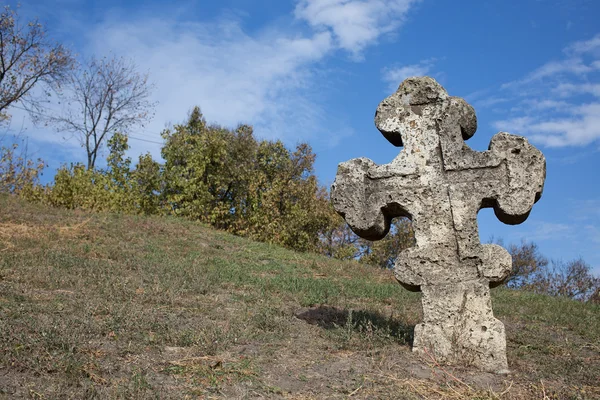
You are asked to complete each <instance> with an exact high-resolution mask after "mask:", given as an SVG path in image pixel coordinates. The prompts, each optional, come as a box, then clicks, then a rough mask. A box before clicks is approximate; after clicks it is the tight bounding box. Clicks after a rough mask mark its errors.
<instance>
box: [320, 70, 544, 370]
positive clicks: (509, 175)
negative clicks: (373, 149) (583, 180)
mask: <svg viewBox="0 0 600 400" xmlns="http://www.w3.org/2000/svg"><path fill="white" fill-rule="evenodd" d="M375 124H376V126H377V128H378V129H379V130H380V131H381V133H382V134H383V135H384V136H385V138H386V139H387V140H388V141H390V142H391V143H392V144H393V145H395V146H403V149H402V151H400V153H399V154H398V156H397V157H396V158H395V159H394V160H393V161H392V162H391V163H389V164H385V165H376V164H375V163H374V162H373V161H371V160H369V159H367V158H357V159H353V160H350V161H347V162H343V163H341V164H340V165H339V167H338V172H337V176H336V178H335V182H334V184H333V186H332V191H331V198H332V202H333V205H334V208H335V209H336V211H337V212H338V213H339V214H340V215H342V216H343V217H344V218H345V219H346V222H347V223H348V224H349V225H350V227H351V228H352V230H353V231H354V232H355V233H356V234H358V235H359V236H361V237H363V238H365V239H369V240H378V239H382V238H383V237H384V236H385V235H386V234H387V233H388V231H389V229H390V222H391V219H392V218H394V217H399V216H404V217H408V218H410V219H411V220H412V224H413V230H414V232H415V239H416V245H415V246H414V247H412V248H409V249H406V250H404V251H402V252H400V254H399V255H398V258H397V259H396V265H395V268H394V270H395V276H396V279H397V280H398V281H399V282H400V283H401V284H402V285H403V286H404V287H406V288H407V289H409V290H413V291H421V292H422V293H423V295H422V304H423V322H422V323H421V324H419V325H417V326H416V327H415V336H414V343H413V351H415V352H421V353H428V354H430V355H431V356H433V357H435V358H436V360H438V361H440V362H444V363H450V364H452V363H457V364H463V365H464V364H466V365H472V366H474V367H476V368H479V369H482V370H485V371H491V372H497V373H506V372H508V364H507V360H506V338H505V333H504V325H503V324H502V322H500V321H499V320H497V319H496V318H494V315H493V313H492V307H491V300H490V287H494V286H497V285H499V284H501V283H502V281H503V280H504V279H505V278H506V277H507V276H508V274H509V272H510V270H511V267H512V261H511V257H510V254H509V253H508V252H507V251H506V250H505V249H503V248H502V247H500V246H498V245H495V244H481V243H480V241H479V233H478V228H477V212H478V211H479V210H480V209H482V208H485V207H492V208H493V209H494V212H495V214H496V216H497V217H498V219H500V221H502V222H504V223H506V224H519V223H521V222H523V221H525V219H526V218H527V216H528V215H529V212H530V211H531V208H532V207H533V204H534V203H535V202H536V201H538V200H539V198H540V196H541V194H542V189H543V186H544V180H545V175H546V161H545V159H544V156H543V155H542V153H541V152H540V151H539V150H537V149H536V148H535V147H533V146H532V145H530V144H529V143H528V142H527V140H526V139H525V138H523V137H520V136H515V135H511V134H508V133H505V132H500V133H498V134H496V135H494V137H492V140H491V142H490V145H489V149H488V150H487V151H483V152H478V151H474V150H472V149H471V148H469V147H468V146H467V145H466V144H465V140H467V139H469V138H470V137H471V136H473V134H474V133H475V130H476V129H477V119H476V117H475V111H474V110H473V108H472V107H471V106H470V105H469V104H467V102H466V101H465V100H463V99H462V98H459V97H451V96H449V95H448V93H447V92H446V90H445V89H444V88H443V87H442V86H440V85H439V84H438V83H437V82H436V81H435V80H434V79H432V78H429V77H422V78H409V79H407V80H405V81H404V82H402V84H401V85H400V87H399V88H398V90H397V91H396V93H394V94H392V95H391V96H390V97H388V98H387V99H385V100H383V101H382V102H381V103H380V104H379V107H378V108H377V112H376V114H375Z"/></svg>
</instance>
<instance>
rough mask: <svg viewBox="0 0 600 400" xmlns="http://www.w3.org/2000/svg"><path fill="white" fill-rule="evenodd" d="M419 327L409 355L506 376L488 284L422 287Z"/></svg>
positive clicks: (483, 281)
mask: <svg viewBox="0 0 600 400" xmlns="http://www.w3.org/2000/svg"><path fill="white" fill-rule="evenodd" d="M421 291H422V292H423V298H422V303H423V316H424V320H423V323H421V324H419V325H417V326H416V327H415V338H414V343H413V351H414V352H417V353H422V354H424V355H425V356H427V357H433V358H435V360H436V361H437V362H440V363H445V364H461V365H471V366H474V367H476V368H479V369H481V370H484V371H488V372H495V373H499V374H506V373H508V363H507V360H506V336H505V332H504V324H503V323H502V322H500V321H499V320H497V319H496V318H494V315H493V313H492V304H491V300H490V289H489V282H488V281H487V280H486V279H477V280H471V281H465V282H460V283H451V284H446V285H422V286H421Z"/></svg>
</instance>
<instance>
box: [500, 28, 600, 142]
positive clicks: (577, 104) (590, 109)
mask: <svg viewBox="0 0 600 400" xmlns="http://www.w3.org/2000/svg"><path fill="white" fill-rule="evenodd" d="M563 54H564V57H563V59H561V60H555V61H551V62H548V63H546V64H544V65H542V66H541V67H539V68H537V69H535V70H534V71H532V72H531V73H529V74H527V75H526V76H525V77H524V78H523V79H520V80H517V81H513V82H509V83H507V84H504V85H502V89H503V90H504V93H505V94H506V95H505V96H504V97H512V99H513V102H514V104H515V106H513V107H512V108H511V109H510V110H509V114H508V115H507V117H506V118H504V119H503V120H499V121H495V122H494V123H493V125H494V126H495V127H496V128H499V129H506V130H509V131H510V132H515V133H519V134H523V135H527V136H529V137H530V138H531V140H532V141H534V142H537V143H539V144H542V145H544V146H548V147H566V146H586V145H589V144H591V143H594V142H596V141H598V140H599V139H600V34H599V35H596V36H594V37H593V38H591V39H589V40H584V41H579V42H575V43H573V44H571V45H570V46H568V47H566V48H565V49H564V51H563Z"/></svg>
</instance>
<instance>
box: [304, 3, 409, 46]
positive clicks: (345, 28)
mask: <svg viewBox="0 0 600 400" xmlns="http://www.w3.org/2000/svg"><path fill="white" fill-rule="evenodd" d="M417 1H418V0H300V2H299V3H298V5H297V6H296V9H295V15H296V17H297V18H299V19H303V20H306V21H307V22H308V23H309V24H310V25H311V26H313V27H315V28H317V29H322V30H325V31H328V32H331V33H332V34H333V37H334V38H335V41H336V45H337V46H339V47H341V48H342V49H345V50H347V51H349V52H351V53H352V54H353V55H354V56H356V57H360V53H361V52H362V50H363V49H364V48H365V47H366V46H367V45H369V44H372V43H373V42H375V41H377V39H378V38H379V37H380V36H381V35H384V34H386V33H390V32H392V31H394V30H395V29H397V28H398V27H399V26H400V25H401V24H402V22H404V19H405V16H406V13H407V12H408V10H409V9H410V8H411V6H412V5H413V4H415V3H417Z"/></svg>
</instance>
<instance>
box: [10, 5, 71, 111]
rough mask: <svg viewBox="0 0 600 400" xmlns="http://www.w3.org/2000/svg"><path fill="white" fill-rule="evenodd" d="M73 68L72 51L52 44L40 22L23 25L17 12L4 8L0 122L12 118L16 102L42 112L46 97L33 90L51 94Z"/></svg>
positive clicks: (34, 21) (35, 21)
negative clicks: (40, 89)
mask: <svg viewBox="0 0 600 400" xmlns="http://www.w3.org/2000/svg"><path fill="white" fill-rule="evenodd" d="M73 65H74V60H73V58H72V57H71V54H70V52H69V51H68V50H67V49H65V48H64V47H63V46H62V45H60V44H56V43H53V42H51V41H49V40H48V39H47V38H46V31H45V30H44V27H43V26H42V25H41V24H40V23H39V22H38V20H37V19H35V20H33V21H30V22H27V23H21V22H20V21H19V18H18V15H17V13H16V11H15V10H12V9H11V8H10V7H9V6H5V7H4V11H2V13H1V14H0V122H2V121H6V120H8V119H9V118H10V115H9V114H8V113H7V109H8V108H9V107H10V106H11V105H14V103H21V104H22V106H24V107H25V108H26V109H28V110H29V111H34V112H35V111H37V112H39V111H40V110H41V108H42V106H43V104H44V101H45V97H46V96H34V95H33V93H32V89H33V88H34V87H36V86H40V87H41V88H43V90H44V92H45V93H43V94H44V95H47V94H49V93H51V91H52V90H54V89H56V88H58V87H60V85H61V83H63V82H64V81H65V80H66V78H67V76H68V73H69V71H71V69H72V67H73ZM39 84H41V85H39Z"/></svg>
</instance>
